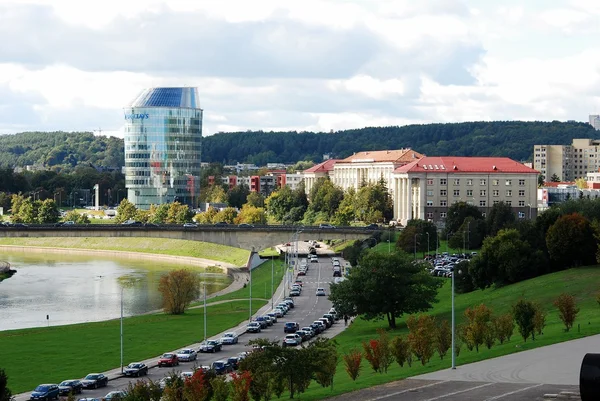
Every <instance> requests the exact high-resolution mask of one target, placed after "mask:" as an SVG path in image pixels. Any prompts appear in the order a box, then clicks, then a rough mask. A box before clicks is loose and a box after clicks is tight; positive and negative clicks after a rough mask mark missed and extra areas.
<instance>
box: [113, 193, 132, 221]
mask: <svg viewBox="0 0 600 401" xmlns="http://www.w3.org/2000/svg"><path fill="white" fill-rule="evenodd" d="M136 212H137V209H136V207H135V205H134V204H133V203H131V202H129V200H127V198H123V200H122V201H121V203H120V204H119V206H118V207H117V215H116V216H115V221H116V222H117V223H123V222H125V221H127V220H131V219H133V218H135V213H136Z"/></svg>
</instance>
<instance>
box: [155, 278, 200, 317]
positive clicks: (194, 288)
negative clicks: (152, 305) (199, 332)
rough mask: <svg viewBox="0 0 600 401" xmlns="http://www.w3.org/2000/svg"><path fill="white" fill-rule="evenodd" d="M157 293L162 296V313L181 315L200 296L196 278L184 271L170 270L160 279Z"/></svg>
mask: <svg viewBox="0 0 600 401" xmlns="http://www.w3.org/2000/svg"><path fill="white" fill-rule="evenodd" d="M158 291H159V292H160V293H161V294H162V296H163V309H164V311H165V312H167V313H170V314H172V315H181V314H182V313H184V312H185V308H186V307H187V306H188V305H189V304H190V302H192V301H193V300H194V299H196V298H198V296H199V294H200V286H199V283H198V276H196V274H194V273H193V272H191V271H189V270H186V269H180V270H172V271H170V272H169V273H168V274H167V275H165V276H162V277H161V278H160V283H159V285H158Z"/></svg>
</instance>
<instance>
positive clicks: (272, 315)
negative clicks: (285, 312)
mask: <svg viewBox="0 0 600 401" xmlns="http://www.w3.org/2000/svg"><path fill="white" fill-rule="evenodd" d="M267 316H269V317H270V318H271V321H272V322H273V323H277V317H278V316H277V315H276V314H275V312H269V313H267Z"/></svg>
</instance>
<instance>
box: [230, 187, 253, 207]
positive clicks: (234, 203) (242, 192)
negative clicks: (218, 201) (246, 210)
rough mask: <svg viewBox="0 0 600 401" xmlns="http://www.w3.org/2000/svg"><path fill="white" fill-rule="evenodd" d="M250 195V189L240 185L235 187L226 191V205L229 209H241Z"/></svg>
mask: <svg viewBox="0 0 600 401" xmlns="http://www.w3.org/2000/svg"><path fill="white" fill-rule="evenodd" d="M249 194H250V189H249V188H248V186H247V185H245V184H241V185H236V186H235V187H233V188H231V189H230V190H229V191H227V203H228V204H229V206H231V207H235V208H238V209H241V208H242V206H244V204H246V202H247V201H248V200H247V199H248V195H249Z"/></svg>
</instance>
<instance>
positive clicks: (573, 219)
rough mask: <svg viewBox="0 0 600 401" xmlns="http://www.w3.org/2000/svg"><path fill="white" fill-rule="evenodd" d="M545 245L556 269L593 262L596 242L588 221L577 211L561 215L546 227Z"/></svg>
mask: <svg viewBox="0 0 600 401" xmlns="http://www.w3.org/2000/svg"><path fill="white" fill-rule="evenodd" d="M546 246H547V247H548V253H549V254H550V259H551V260H552V262H553V264H554V265H555V266H556V268H557V269H558V270H562V269H567V268H569V267H571V266H583V265H589V264H592V263H594V262H595V260H596V257H595V254H596V249H597V246H598V244H597V242H596V239H595V238H594V232H593V230H592V226H591V224H590V222H589V221H588V220H587V219H586V218H585V217H583V216H581V215H580V214H577V213H573V214H569V215H563V216H561V217H559V218H558V219H557V220H556V222H555V223H554V224H553V225H552V226H551V227H550V228H549V229H548V233H547V234H546Z"/></svg>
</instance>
